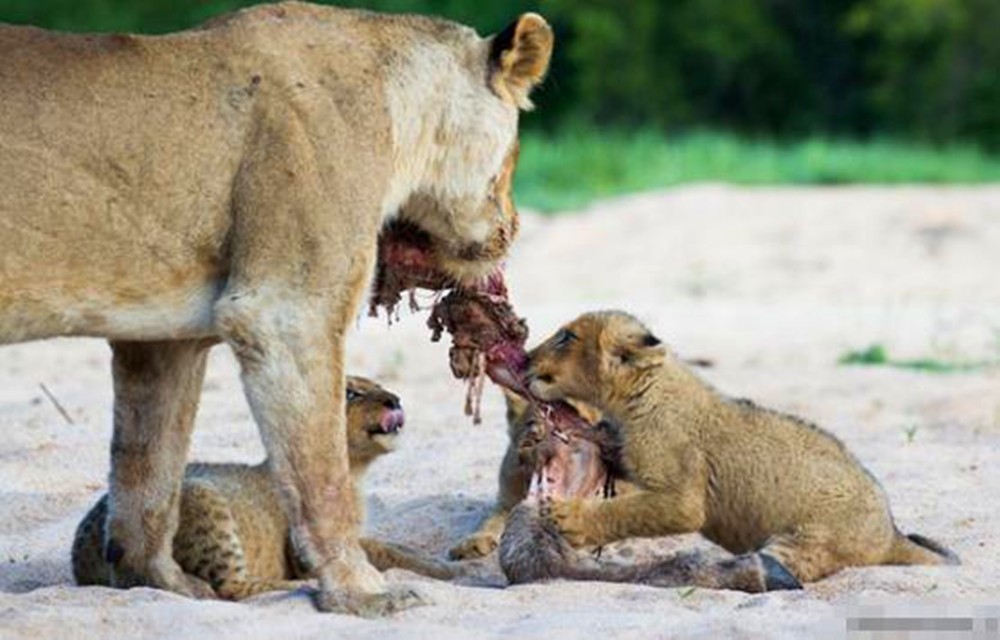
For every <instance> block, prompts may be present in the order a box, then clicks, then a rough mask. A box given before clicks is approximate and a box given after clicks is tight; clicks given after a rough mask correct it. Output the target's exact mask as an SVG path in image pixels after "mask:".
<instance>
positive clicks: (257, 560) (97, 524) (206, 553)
mask: <svg viewBox="0 0 1000 640" xmlns="http://www.w3.org/2000/svg"><path fill="white" fill-rule="evenodd" d="M402 426H403V410H402V408H401V406H400V404H399V398H398V397H396V396H395V395H394V394H392V393H390V392H389V391H386V390H385V389H384V388H382V387H380V386H379V385H377V384H376V383H374V382H372V381H370V380H366V379H365V378H359V377H351V376H349V377H348V378H347V438H348V455H349V457H350V467H351V473H352V475H353V477H354V485H355V488H356V489H355V491H356V494H355V500H356V502H357V504H358V508H359V509H361V507H362V506H363V504H364V500H363V498H362V497H361V495H360V494H359V493H357V487H358V484H359V482H360V480H361V477H362V475H363V474H364V472H365V470H366V469H367V468H368V465H369V464H370V463H371V462H372V461H374V460H375V459H376V458H378V457H379V456H381V455H383V454H385V453H388V452H389V451H392V449H393V447H394V446H395V439H396V437H397V435H398V432H399V429H400V428H401V427H402ZM180 509H181V517H180V527H179V528H178V530H177V535H176V536H175V537H174V558H175V559H176V560H177V562H178V563H179V564H180V565H181V567H182V568H183V569H184V571H185V572H186V573H188V574H191V575H193V576H196V577H198V578H201V579H202V580H205V581H206V582H207V583H208V584H210V585H211V587H212V589H213V590H214V591H215V593H216V594H217V595H218V596H219V597H222V598H229V599H233V600H239V599H242V598H246V597H249V596H252V595H254V594H257V593H261V592H264V591H273V590H279V589H295V588H298V587H300V586H302V584H303V581H302V579H303V578H305V577H306V575H305V573H304V571H303V570H302V569H301V568H300V567H299V565H298V562H297V561H296V558H295V556H294V553H293V552H292V548H291V544H290V540H289V527H288V520H287V519H286V517H285V515H284V512H283V511H282V510H281V506H280V505H279V503H278V497H277V496H276V495H275V491H274V489H273V488H272V482H271V478H270V474H269V471H268V468H267V461H266V460H265V461H264V462H262V463H260V464H258V465H256V466H249V465H243V464H192V465H188V467H187V469H186V471H185V474H184V483H183V486H182V489H181V505H180ZM107 511H108V496H107V495H105V496H102V497H101V499H100V500H99V501H98V502H97V504H96V505H94V507H93V508H92V509H91V510H90V511H89V512H88V513H87V515H86V516H85V517H84V518H83V521H82V522H81V523H80V525H79V527H78V528H77V531H76V538H75V539H74V541H73V575H74V577H75V578H76V581H77V583H79V584H81V585H105V586H109V585H110V580H111V574H110V572H111V566H110V565H109V564H108V563H107V562H106V561H105V560H104V558H103V557H102V554H101V548H102V540H103V538H104V535H105V521H106V518H107ZM361 546H362V548H363V549H364V551H365V553H366V554H367V555H368V560H369V562H371V563H372V564H373V565H374V566H375V567H376V568H377V569H379V570H383V571H384V570H386V569H390V568H402V569H408V570H410V571H414V572H416V573H421V574H424V575H427V576H431V577H433V578H440V579H448V578H452V577H454V576H455V575H456V571H455V570H454V568H453V567H452V566H450V565H448V564H447V563H444V562H439V561H436V560H433V559H431V558H427V557H424V556H423V555H422V554H421V553H420V552H418V551H416V550H414V549H409V548H407V547H403V546H401V545H396V544H390V543H383V542H379V541H377V540H373V539H371V538H362V539H361Z"/></svg>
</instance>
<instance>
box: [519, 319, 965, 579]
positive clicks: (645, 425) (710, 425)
mask: <svg viewBox="0 0 1000 640" xmlns="http://www.w3.org/2000/svg"><path fill="white" fill-rule="evenodd" d="M528 359H529V362H528V366H527V371H526V374H525V375H526V380H527V384H528V388H529V389H530V391H531V393H532V394H533V395H535V396H536V397H538V398H541V399H543V400H547V401H556V400H561V399H566V398H572V399H575V400H579V401H582V402H585V403H588V404H590V405H592V406H594V407H597V408H598V409H599V410H600V411H601V412H603V414H604V415H606V416H607V417H608V419H609V423H610V424H612V425H618V427H617V428H618V429H619V430H620V433H619V434H618V439H619V442H620V443H621V459H620V461H619V463H620V467H621V468H622V469H623V472H624V475H625V478H626V479H627V480H629V481H630V482H631V483H633V484H635V485H637V487H638V488H639V491H637V492H634V493H631V494H629V495H626V496H620V497H615V498H612V499H610V500H592V499H572V500H566V501H561V502H556V503H554V504H552V505H551V507H550V510H551V512H550V518H551V522H552V523H553V524H554V525H555V527H556V528H557V529H558V531H560V532H561V533H562V535H563V536H565V538H566V540H567V541H568V542H569V543H570V544H572V545H574V546H580V545H601V544H605V543H608V542H611V541H614V540H618V539H621V538H626V537H632V536H661V535H668V534H673V533H687V532H694V531H699V532H701V533H702V534H703V535H704V536H705V537H706V538H708V539H709V540H711V541H713V542H715V543H717V544H719V545H720V546H722V547H724V548H725V549H727V550H728V551H730V552H732V553H734V554H746V559H747V560H748V562H743V563H736V564H737V565H738V568H739V569H740V570H746V569H747V568H748V567H749V568H751V569H753V570H754V571H756V572H758V574H759V576H758V577H759V579H758V580H756V581H753V582H754V583H756V584H759V585H761V586H762V587H766V588H769V589H770V588H798V587H799V586H800V584H799V583H801V582H810V581H813V580H818V579H820V578H823V577H824V576H828V575H830V574H832V573H834V572H836V571H839V570H840V569H843V568H844V567H849V566H864V565H876V564H944V563H954V562H957V558H956V557H955V556H954V554H952V553H951V552H949V551H947V550H946V549H944V548H942V547H941V546H940V545H938V544H937V543H935V542H933V541H931V540H928V539H926V538H923V537H921V536H916V535H911V536H905V535H903V534H901V533H900V532H899V530H898V529H897V528H896V525H895V523H894V522H893V518H892V514H891V513H890V511H889V503H888V499H887V498H886V495H885V492H884V491H883V490H882V488H881V487H880V486H879V484H878V482H877V481H876V480H875V479H874V478H873V477H872V476H871V474H869V473H868V471H867V470H866V469H865V468H864V467H863V466H861V464H860V463H859V462H858V461H857V459H855V458H854V456H852V455H851V454H850V453H849V452H848V451H847V449H846V448H845V447H844V445H843V444H842V443H841V442H840V441H838V440H837V439H836V438H835V437H833V436H832V435H830V434H829V433H826V432H825V431H822V430H821V429H819V428H818V427H815V426H813V425H811V424H809V423H807V422H804V421H802V420H800V419H798V418H795V417H792V416H789V415H786V414H783V413H779V412H777V411H772V410H769V409H765V408H762V407H759V406H757V405H756V404H754V403H753V402H750V401H749V400H735V399H732V398H728V397H726V396H723V395H721V394H720V393H718V392H717V391H716V390H715V389H713V388H712V387H710V386H709V385H707V384H706V383H704V382H702V381H701V380H700V379H699V378H698V377H697V376H696V375H695V374H694V373H693V372H692V371H691V370H690V369H689V368H688V367H687V366H685V365H684V364H683V363H682V362H681V361H680V360H679V359H678V358H677V357H676V356H675V355H674V354H673V353H671V352H670V351H669V350H668V349H667V348H666V347H664V346H663V345H662V344H661V342H660V340H659V339H658V338H657V337H656V336H655V335H653V334H652V333H651V332H650V331H649V329H647V328H646V327H645V326H644V325H643V324H642V323H640V322H639V321H638V320H636V319H635V318H633V317H632V316H630V315H628V314H625V313H622V312H616V311H610V312H602V313H588V314H584V315H582V316H580V317H579V318H577V319H576V320H574V321H573V322H571V323H569V324H568V325H565V326H564V327H563V328H562V329H560V330H559V331H558V332H556V333H555V335H553V336H552V337H550V338H549V339H547V340H546V341H545V342H543V343H542V344H540V345H539V346H538V347H536V348H535V349H533V350H532V351H531V352H529V354H528ZM522 515H524V514H522ZM531 526H532V527H533V530H535V531H539V532H541V531H542V529H539V528H538V526H537V525H531ZM511 551H512V552H514V551H516V549H514V547H511ZM741 582H742V583H744V584H746V583H747V581H746V580H741Z"/></svg>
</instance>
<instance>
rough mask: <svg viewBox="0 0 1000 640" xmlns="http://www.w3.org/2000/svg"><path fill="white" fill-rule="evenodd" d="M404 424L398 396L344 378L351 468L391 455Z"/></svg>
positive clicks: (364, 381)
mask: <svg viewBox="0 0 1000 640" xmlns="http://www.w3.org/2000/svg"><path fill="white" fill-rule="evenodd" d="M403 422H404V416H403V407H402V406H401V405H400V403H399V397H398V396H396V395H395V394H394V393H391V392H389V391H387V390H386V389H384V388H383V387H381V386H379V385H378V384H376V383H375V382H372V381H371V380H368V379H367V378H360V377H357V376H348V377H347V455H348V458H349V459H350V464H351V467H352V468H362V467H364V466H366V465H368V464H369V463H371V462H372V461H373V460H374V459H375V458H377V457H379V456H380V455H382V454H384V453H388V452H389V451H392V450H393V448H394V447H395V444H396V442H395V441H396V438H397V437H398V435H399V430H400V429H402V428H403Z"/></svg>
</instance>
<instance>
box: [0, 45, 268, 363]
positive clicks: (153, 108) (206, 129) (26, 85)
mask: <svg viewBox="0 0 1000 640" xmlns="http://www.w3.org/2000/svg"><path fill="white" fill-rule="evenodd" d="M189 40H191V38H189ZM195 44H197V43H195ZM185 46H188V45H183V43H177V42H166V41H163V42H161V41H145V40H143V41H139V40H132V39H129V38H127V37H122V38H120V39H118V40H115V39H113V38H105V39H97V38H90V39H88V38H84V37H76V36H55V35H53V34H47V33H45V32H40V31H32V30H21V29H10V28H6V27H0V82H2V84H3V91H2V92H0V343H5V342H17V341H23V340H31V339H38V338H45V337H50V336H56V335H94V336H106V337H110V338H117V339H169V338H178V337H185V336H198V335H205V334H207V333H210V332H211V308H212V302H213V300H214V299H215V297H216V296H217V295H218V292H219V288H220V286H221V285H222V283H223V281H224V278H225V276H226V273H227V270H228V265H227V264H225V242H226V235H227V232H228V230H229V225H230V211H229V208H230V204H229V203H230V197H231V184H232V179H233V175H234V174H235V172H236V171H237V169H238V165H239V162H240V153H241V151H240V149H241V145H242V144H243V138H244V134H245V130H246V127H247V122H248V117H249V116H247V115H246V113H245V111H246V109H245V106H246V105H245V104H243V103H241V102H240V100H241V99H243V98H242V97H241V96H242V94H240V93H239V90H240V87H239V83H240V82H242V81H243V76H244V75H246V74H244V73H243V71H241V70H235V69H233V68H232V67H231V65H227V64H226V60H225V58H224V56H223V55H222V54H217V53H214V52H213V50H212V49H211V48H210V47H208V46H207V45H204V44H202V45H199V46H198V47H192V48H191V49H190V51H188V50H186V49H185V48H184V47H185ZM188 54H189V55H188ZM234 92H235V93H234Z"/></svg>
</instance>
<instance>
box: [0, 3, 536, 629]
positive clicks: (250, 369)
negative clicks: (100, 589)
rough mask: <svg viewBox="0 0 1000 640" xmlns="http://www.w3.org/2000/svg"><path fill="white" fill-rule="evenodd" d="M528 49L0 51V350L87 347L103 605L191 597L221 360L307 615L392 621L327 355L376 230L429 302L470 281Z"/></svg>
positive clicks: (338, 356) (264, 14)
mask: <svg viewBox="0 0 1000 640" xmlns="http://www.w3.org/2000/svg"><path fill="white" fill-rule="evenodd" d="M552 43H553V38H552V31H551V29H550V28H549V26H548V25H547V24H546V22H545V21H544V20H543V19H542V18H541V17H539V16H537V15H535V14H525V15H523V16H521V18H519V19H518V20H517V21H515V22H514V23H513V24H511V25H510V26H509V27H507V28H506V29H505V30H503V31H502V32H501V33H500V34H498V35H496V36H494V37H490V38H481V37H480V36H478V35H477V34H476V33H475V32H474V31H472V30H471V29H468V28H466V27H464V26H461V25H457V24H453V23H450V22H445V21H441V20H435V19H430V18H424V17H416V16H388V15H386V16H383V15H377V14H373V13H369V12H364V11H349V10H341V9H336V8H332V7H323V6H314V5H309V4H303V3H297V2H289V3H282V4H275V5H262V6H259V7H254V8H250V9H247V10H243V11H239V12H236V13H234V14H232V15H229V16H226V17H223V18H219V19H215V20H213V21H211V22H210V23H208V24H206V25H204V26H202V27H201V28H198V29H194V30H191V31H186V32H183V33H178V34H172V35H166V36H155V37H143V36H131V35H69V34H57V33H51V32H47V31H42V30H39V29H35V28H28V27H12V26H0V78H2V80H3V87H4V88H3V91H0V140H2V144H0V229H2V232H0V343H11V342H18V341H26V340H36V339H42V338H49V337H54V336H95V337H104V338H107V339H108V340H109V341H110V343H111V348H112V352H113V366H112V369H113V377H114V385H115V407H114V436H113V440H112V445H111V457H112V465H111V474H110V494H109V499H108V508H109V516H108V532H107V533H108V535H107V540H106V541H105V554H106V557H107V559H108V560H109V561H110V562H111V564H112V583H113V584H114V585H116V586H120V587H127V586H131V585H150V586H155V587H160V588H164V589H169V590H172V591H175V592H178V593H182V594H187V595H196V596H206V597H210V596H211V595H212V592H211V589H208V588H207V586H206V585H205V584H204V583H203V582H202V581H201V580H198V579H194V578H192V577H191V576H188V575H186V574H185V573H184V572H183V571H182V570H181V568H180V567H179V566H178V564H177V562H176V561H175V560H174V558H173V555H172V553H171V551H172V546H171V540H172V538H173V535H174V533H175V531H176V529H177V514H178V504H179V489H180V482H181V477H182V473H183V469H184V461H185V454H186V452H187V448H188V442H189V439H190V434H191V427H192V424H193V420H194V415H195V410H196V407H197V404H198V398H199V392H200V389H201V383H202V378H203V374H204V367H205V356H206V353H207V349H208V348H209V347H210V346H211V345H213V344H214V343H216V342H217V341H220V340H222V341H225V342H226V343H227V344H229V345H230V347H232V349H233V350H234V352H235V354H236V356H237V358H238V359H239V361H240V364H241V369H242V380H243V385H244V389H245V391H246V396H247V399H248V401H249V404H250V406H251V409H252V412H253V415H254V418H255V420H256V422H257V424H258V426H259V429H260V432H261V435H262V437H263V440H264V443H265V445H266V448H267V450H268V453H269V456H270V461H271V473H272V476H273V479H274V482H275V483H276V487H277V490H278V494H279V496H280V499H281V503H282V507H283V509H284V511H285V513H286V515H287V517H288V519H289V521H290V523H291V531H292V539H293V541H294V544H295V546H296V548H297V549H298V550H299V555H300V557H302V559H303V561H304V563H305V565H306V566H307V567H308V568H309V569H310V570H311V571H312V572H313V573H314V575H316V576H317V577H318V578H319V585H320V590H319V593H318V597H317V605H318V606H319V607H320V608H321V609H324V610H338V611H348V612H361V613H373V614H377V613H383V612H386V611H390V610H393V609H395V608H397V607H398V606H399V604H400V601H401V596H400V595H399V594H393V593H390V592H388V591H387V590H386V587H385V583H384V582H383V579H382V577H381V575H380V574H379V573H378V572H377V571H376V570H375V569H374V568H373V567H372V566H371V565H370V564H369V562H368V561H367V560H366V558H365V554H364V552H363V551H362V549H361V547H360V545H359V544H358V534H357V528H358V527H357V520H358V515H357V513H356V509H355V506H354V501H353V499H352V496H353V490H352V488H351V484H350V474H349V470H348V457H347V440H346V435H345V425H344V371H343V350H344V341H345V339H346V336H347V332H348V330H349V328H350V326H351V324H352V322H353V320H354V318H355V317H356V315H357V311H358V307H359V303H360V301H361V298H362V296H363V294H364V291H365V288H366V285H367V284H368V282H369V281H370V279H371V275H372V273H373V268H374V266H375V261H376V238H377V236H378V233H379V229H380V227H381V226H382V224H383V223H384V222H385V221H386V220H387V219H389V218H390V217H392V216H397V217H398V218H399V219H403V220H406V221H408V222H410V223H412V224H414V225H416V226H418V227H419V228H421V229H423V230H424V231H426V232H427V233H428V234H429V235H430V236H431V237H432V238H433V239H434V242H435V249H436V251H435V253H434V257H435V259H436V261H437V266H438V267H439V268H440V269H441V270H443V271H444V272H446V273H448V274H450V275H451V278H452V279H453V280H454V281H456V282H466V281H469V280H475V279H476V278H479V277H480V276H482V275H483V274H484V273H486V272H489V271H491V270H492V269H494V268H496V266H497V264H498V262H499V260H500V259H501V258H502V257H503V256H504V254H505V253H506V250H507V245H508V244H509V243H510V242H511V240H512V238H513V231H514V230H515V229H516V211H515V210H514V206H513V203H512V201H511V198H510V193H509V185H510V174H511V173H512V172H513V170H514V158H515V157H516V151H517V142H516V136H517V123H518V110H519V108H525V107H527V106H528V105H529V104H530V103H529V97H528V94H529V92H530V90H531V88H532V87H533V86H534V85H536V84H537V83H538V82H540V81H541V79H542V77H543V75H544V73H545V70H546V68H547V65H548V62H549V58H550V55H551V51H552ZM319 354H323V355H319Z"/></svg>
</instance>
